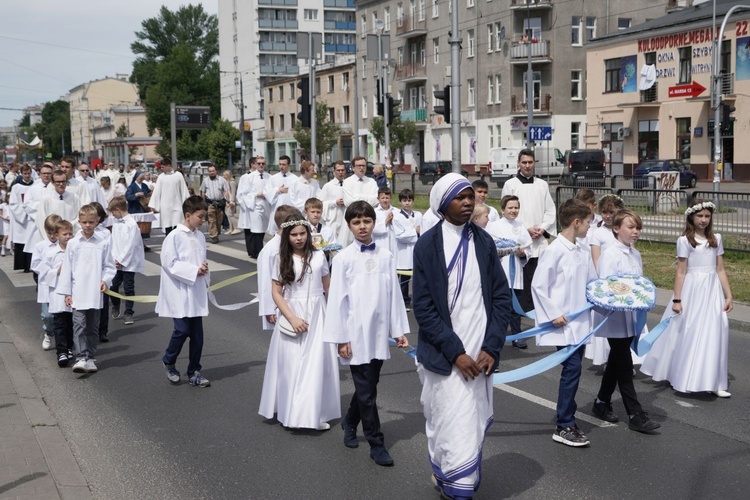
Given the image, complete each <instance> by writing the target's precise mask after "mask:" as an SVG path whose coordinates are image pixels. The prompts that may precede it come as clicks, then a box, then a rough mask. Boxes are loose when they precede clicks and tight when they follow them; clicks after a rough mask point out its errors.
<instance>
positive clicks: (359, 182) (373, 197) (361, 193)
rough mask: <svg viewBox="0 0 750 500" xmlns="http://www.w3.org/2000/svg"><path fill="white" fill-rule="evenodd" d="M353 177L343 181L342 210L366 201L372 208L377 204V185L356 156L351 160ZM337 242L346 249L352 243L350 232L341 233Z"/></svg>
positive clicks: (365, 163) (365, 164)
mask: <svg viewBox="0 0 750 500" xmlns="http://www.w3.org/2000/svg"><path fill="white" fill-rule="evenodd" d="M352 169H353V170H354V175H352V176H350V177H347V178H346V180H345V181H344V208H346V207H348V206H349V205H351V204H352V203H354V202H355V201H366V202H367V203H369V204H370V205H372V206H373V207H374V206H375V205H377V204H378V183H377V182H375V179H371V178H370V177H367V176H366V175H365V173H366V172H367V160H365V159H364V158H363V157H362V156H358V157H356V158H354V159H353V160H352ZM341 233H342V234H341V237H340V238H339V239H338V242H339V243H340V244H341V245H342V246H344V247H346V246H347V245H348V244H349V243H351V242H352V241H354V236H353V235H352V233H351V231H341Z"/></svg>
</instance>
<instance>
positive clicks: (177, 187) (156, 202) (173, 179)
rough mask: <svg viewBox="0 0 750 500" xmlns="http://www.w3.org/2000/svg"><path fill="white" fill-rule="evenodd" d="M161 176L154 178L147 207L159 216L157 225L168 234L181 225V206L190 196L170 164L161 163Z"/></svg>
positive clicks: (165, 161)
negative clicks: (154, 183)
mask: <svg viewBox="0 0 750 500" xmlns="http://www.w3.org/2000/svg"><path fill="white" fill-rule="evenodd" d="M161 168H162V174H161V175H160V176H159V177H157V178H156V185H155V186H154V190H153V192H152V193H151V200H149V202H148V206H149V207H150V208H152V209H153V210H154V211H155V212H157V213H158V214H159V223H160V224H161V227H162V228H164V230H165V232H166V234H169V232H170V231H172V230H173V229H174V228H175V227H176V226H177V224H182V221H184V220H185V214H183V213H182V204H183V202H184V201H185V200H187V199H188V196H190V192H189V191H188V187H187V184H186V183H185V178H184V177H183V176H182V174H181V173H180V172H175V171H174V170H173V169H172V162H171V161H170V160H166V159H165V160H164V161H162V163H161Z"/></svg>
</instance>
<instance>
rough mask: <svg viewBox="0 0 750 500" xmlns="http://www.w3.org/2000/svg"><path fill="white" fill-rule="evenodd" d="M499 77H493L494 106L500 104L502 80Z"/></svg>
mask: <svg viewBox="0 0 750 500" xmlns="http://www.w3.org/2000/svg"><path fill="white" fill-rule="evenodd" d="M501 78H502V77H501V76H500V75H495V104H500V102H502V98H501V96H502V92H501V91H502V89H503V85H502V80H501Z"/></svg>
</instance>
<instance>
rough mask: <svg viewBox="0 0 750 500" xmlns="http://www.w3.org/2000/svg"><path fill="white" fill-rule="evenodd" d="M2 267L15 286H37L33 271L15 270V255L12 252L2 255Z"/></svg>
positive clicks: (0, 263)
mask: <svg viewBox="0 0 750 500" xmlns="http://www.w3.org/2000/svg"><path fill="white" fill-rule="evenodd" d="M0 269H2V271H3V272H4V273H5V275H6V276H7V277H8V279H9V280H10V282H11V283H12V284H13V286H14V287H15V288H22V287H27V286H36V283H34V274H33V273H24V272H23V271H14V270H13V256H12V255H10V254H8V255H6V256H5V257H0Z"/></svg>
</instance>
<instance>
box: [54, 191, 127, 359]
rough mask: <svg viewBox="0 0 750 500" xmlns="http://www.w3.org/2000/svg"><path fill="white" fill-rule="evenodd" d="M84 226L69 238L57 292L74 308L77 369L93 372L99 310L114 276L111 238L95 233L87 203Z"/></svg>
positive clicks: (80, 213) (93, 215)
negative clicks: (103, 296) (104, 293)
mask: <svg viewBox="0 0 750 500" xmlns="http://www.w3.org/2000/svg"><path fill="white" fill-rule="evenodd" d="M78 224H79V225H80V226H81V230H80V231H79V233H78V234H76V236H75V237H74V238H73V239H71V240H70V242H69V243H68V246H67V250H66V252H65V258H64V259H63V265H62V270H61V271H60V279H59V282H58V286H57V289H56V290H55V291H56V293H59V294H61V295H65V305H67V306H68V307H71V308H73V341H74V343H75V347H76V363H75V364H74V365H73V371H74V372H76V373H93V372H96V371H97V370H98V368H97V367H96V363H95V362H96V348H97V345H98V344H99V314H100V312H101V309H102V307H103V306H104V302H103V298H102V295H103V293H102V292H104V291H105V290H106V289H107V287H108V286H110V285H111V284H112V278H114V277H115V271H116V269H115V261H114V259H113V258H112V245H111V241H112V240H111V238H110V239H105V238H103V237H102V236H100V235H99V234H97V233H96V231H95V230H96V226H97V225H98V224H99V216H98V214H97V211H96V208H94V207H93V206H91V205H84V206H82V207H81V209H80V210H79V211H78Z"/></svg>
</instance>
